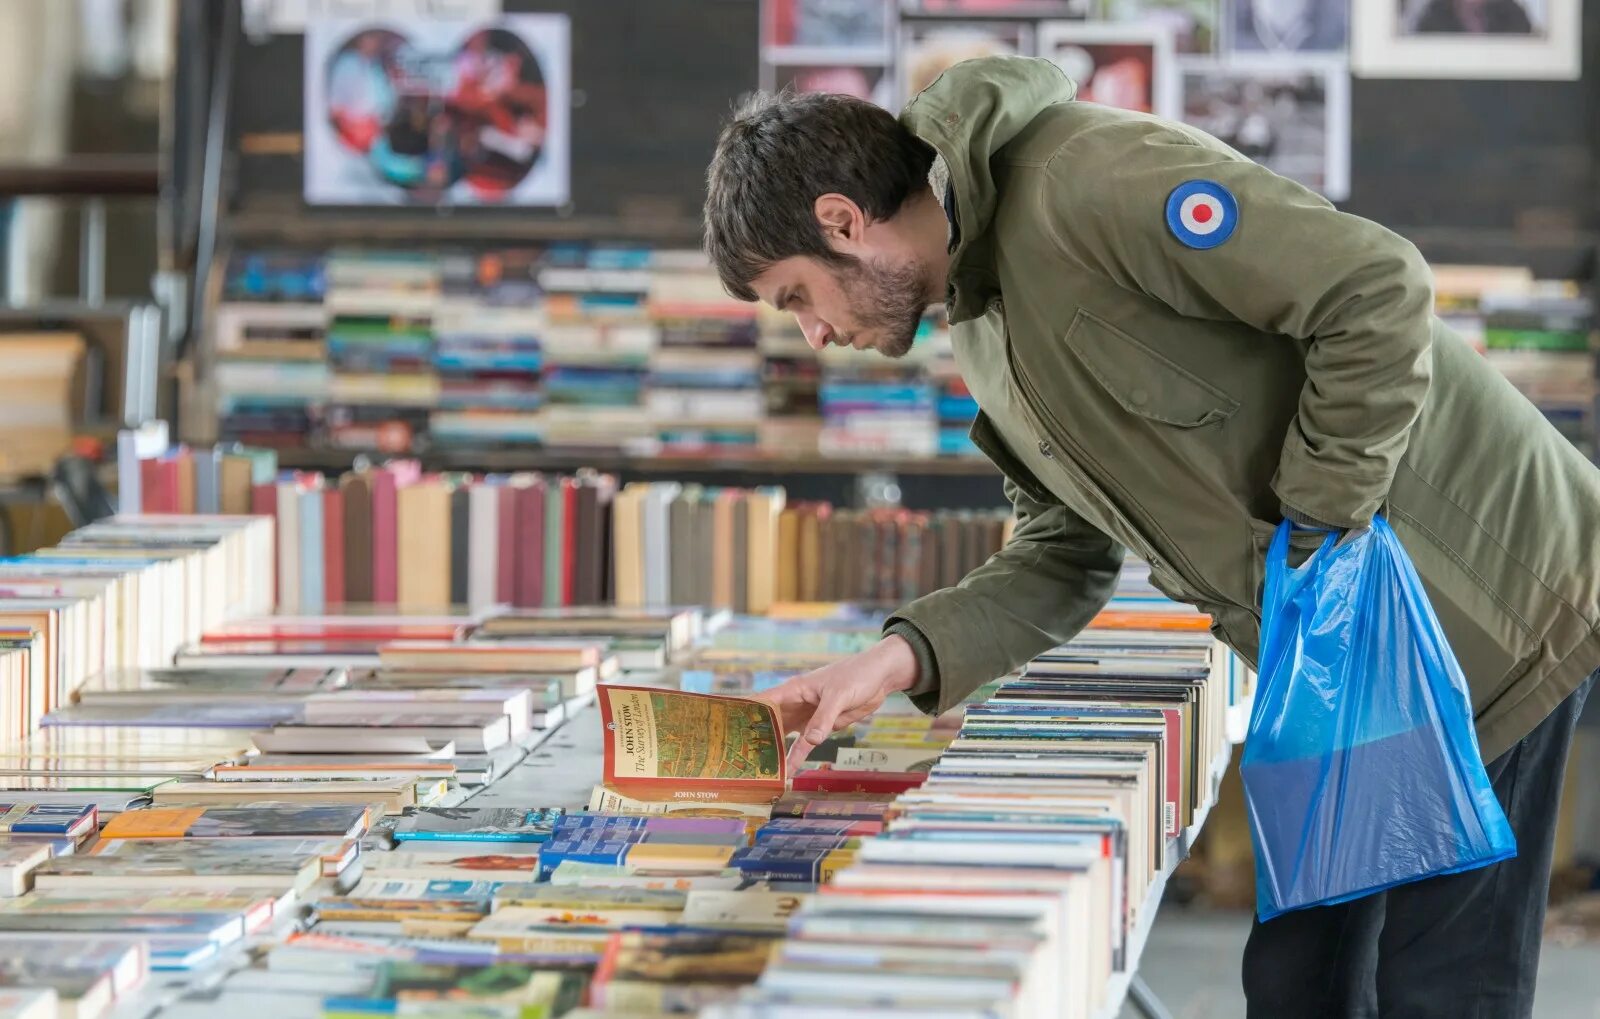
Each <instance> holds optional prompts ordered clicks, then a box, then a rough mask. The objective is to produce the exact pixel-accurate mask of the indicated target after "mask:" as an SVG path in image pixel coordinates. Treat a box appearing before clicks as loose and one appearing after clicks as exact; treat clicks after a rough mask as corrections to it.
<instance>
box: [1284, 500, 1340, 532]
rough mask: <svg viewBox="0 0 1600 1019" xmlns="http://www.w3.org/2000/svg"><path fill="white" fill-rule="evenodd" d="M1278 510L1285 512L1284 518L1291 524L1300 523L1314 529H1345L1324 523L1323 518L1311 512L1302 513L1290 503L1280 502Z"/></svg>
mask: <svg viewBox="0 0 1600 1019" xmlns="http://www.w3.org/2000/svg"><path fill="white" fill-rule="evenodd" d="M1278 511H1279V512H1280V513H1282V514H1283V519H1285V520H1287V521H1289V522H1290V523H1291V524H1299V525H1300V526H1301V527H1307V528H1310V529H1311V530H1313V531H1338V530H1343V528H1340V527H1335V526H1334V525H1333V524H1327V523H1323V522H1322V521H1321V520H1318V519H1317V518H1316V517H1314V516H1312V515H1311V514H1309V513H1302V512H1300V511H1299V510H1297V509H1295V508H1294V507H1293V506H1290V505H1289V504H1288V503H1282V504H1280V505H1279V507H1278Z"/></svg>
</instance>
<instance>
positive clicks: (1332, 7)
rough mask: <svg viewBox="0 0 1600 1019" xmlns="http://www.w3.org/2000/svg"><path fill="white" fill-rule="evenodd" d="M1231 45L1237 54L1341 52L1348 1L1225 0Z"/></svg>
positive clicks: (1345, 43) (1346, 36) (1347, 34)
mask: <svg viewBox="0 0 1600 1019" xmlns="http://www.w3.org/2000/svg"><path fill="white" fill-rule="evenodd" d="M1228 4H1229V7H1230V14H1229V18H1228V22H1229V33H1230V34H1229V39H1230V40H1231V44H1230V48H1231V49H1233V50H1236V51H1238V52H1240V53H1343V52H1344V50H1345V47H1346V46H1348V45H1349V42H1350V5H1349V3H1348V2H1347V0H1228Z"/></svg>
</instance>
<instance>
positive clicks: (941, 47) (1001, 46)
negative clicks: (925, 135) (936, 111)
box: [898, 20, 1033, 103]
mask: <svg viewBox="0 0 1600 1019" xmlns="http://www.w3.org/2000/svg"><path fill="white" fill-rule="evenodd" d="M1032 54H1033V26H1032V25H1030V24H1028V23H1026V22H1021V21H944V20H939V21H906V22H902V23H901V25H900V95H899V97H898V100H899V102H901V103H905V102H908V101H909V100H910V99H911V97H912V96H914V95H916V94H917V93H918V92H921V91H922V90H923V89H925V88H927V87H928V86H929V85H932V84H933V82H934V79H936V78H938V77H939V75H941V74H943V73H944V72H945V71H946V70H948V69H949V68H951V67H954V66H955V65H956V64H959V63H961V61H963V60H972V59H975V58H977V57H993V56H1006V55H1012V56H1031V55H1032Z"/></svg>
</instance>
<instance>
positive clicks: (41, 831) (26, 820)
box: [0, 802, 97, 837]
mask: <svg viewBox="0 0 1600 1019" xmlns="http://www.w3.org/2000/svg"><path fill="white" fill-rule="evenodd" d="M96 816H97V815H96V810H95V807H94V804H92V803H4V802H0V836H4V835H59V836H62V837H76V836H77V835H79V834H82V833H83V832H85V831H88V830H92V829H93V828H94V826H95V818H96Z"/></svg>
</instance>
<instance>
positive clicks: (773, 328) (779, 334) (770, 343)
mask: <svg viewBox="0 0 1600 1019" xmlns="http://www.w3.org/2000/svg"><path fill="white" fill-rule="evenodd" d="M756 321H757V323H758V324H759V326H760V336H759V338H758V340H757V349H758V350H760V352H761V389H762V393H763V394H764V396H765V399H766V417H765V418H764V419H763V420H762V422H761V449H762V451H763V452H765V453H769V454H789V455H800V456H810V455H814V454H815V453H816V452H817V439H818V437H819V436H820V435H821V434H822V410H821V405H820V404H819V402H818V396H817V393H818V390H819V388H820V387H821V385H822V362H821V361H820V360H819V359H818V358H817V353H816V351H814V350H812V349H811V348H810V346H808V345H807V344H806V338H805V336H804V335H803V334H802V333H801V332H800V327H799V325H798V324H797V323H796V322H795V318H794V316H793V315H791V314H790V313H788V312H787V311H778V310H776V309H774V308H771V307H769V306H767V305H765V304H760V305H757V312H756Z"/></svg>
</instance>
